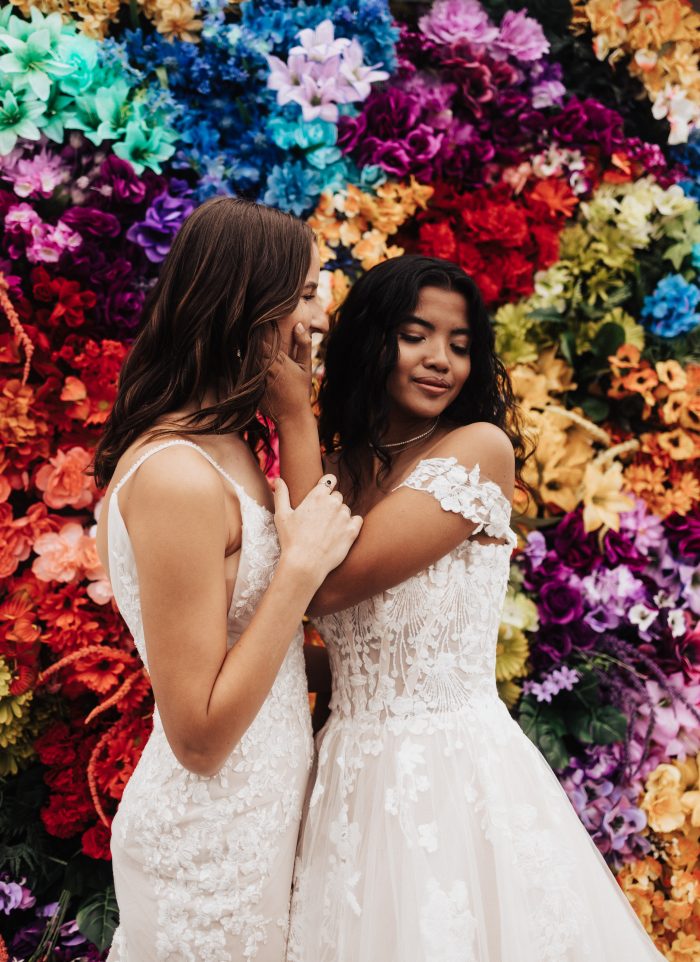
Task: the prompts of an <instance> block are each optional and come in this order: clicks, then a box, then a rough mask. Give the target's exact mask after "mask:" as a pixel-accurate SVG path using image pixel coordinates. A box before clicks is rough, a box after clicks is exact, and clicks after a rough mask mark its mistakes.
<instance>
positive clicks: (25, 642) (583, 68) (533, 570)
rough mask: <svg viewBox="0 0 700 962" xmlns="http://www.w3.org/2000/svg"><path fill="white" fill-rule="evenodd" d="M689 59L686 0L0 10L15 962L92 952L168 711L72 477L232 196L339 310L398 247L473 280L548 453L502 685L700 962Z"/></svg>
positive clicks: (515, 573)
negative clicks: (151, 738) (245, 200)
mask: <svg viewBox="0 0 700 962" xmlns="http://www.w3.org/2000/svg"><path fill="white" fill-rule="evenodd" d="M698 51H700V13H699V12H698V9H697V4H695V6H694V5H693V4H692V3H691V2H684V0H653V2H652V0H590V2H583V0H575V2H573V3H571V4H570V3H568V2H565V0H554V2H544V0H539V2H535V0H533V2H530V3H523V2H517V0H516V2H512V3H508V2H504V0H492V2H483V3H479V2H477V0H437V2H436V3H435V4H434V5H433V6H432V8H431V6H430V4H428V3H424V4H422V3H397V4H392V5H391V6H390V5H389V4H388V3H387V2H386V0H357V2H353V3H350V2H345V0H325V2H322V0H305V2H299V3H296V4H293V3H287V2H283V0H244V2H242V3H240V4H236V3H227V2H225V0H130V3H128V4H127V3H122V2H120V0H41V2H40V3H39V5H38V6H31V5H30V3H29V2H28V0H17V2H16V4H15V5H13V6H10V5H7V6H3V7H1V8H0V224H1V225H2V229H1V232H0V306H1V307H2V312H3V321H5V319H6V322H5V323H4V326H3V328H2V329H1V331H2V332H1V333H0V435H1V437H2V448H1V453H0V588H1V590H2V598H1V599H0V775H1V784H0V796H1V799H0V800H1V805H0V930H1V931H2V933H3V936H4V938H0V960H2V959H7V958H8V957H9V958H17V959H22V960H28V959H30V958H31V959H33V960H39V959H56V960H76V959H89V960H95V959H98V958H101V957H103V956H104V953H105V949H106V948H107V946H108V945H109V941H110V939H111V934H112V930H113V926H114V923H115V919H116V905H115V902H114V894H113V889H112V887H111V872H110V863H109V848H108V843H109V825H110V819H111V817H112V816H113V814H114V811H115V809H116V806H117V803H118V801H119V798H120V796H121V794H122V791H123V789H124V786H125V784H126V782H127V781H128V778H129V775H130V773H131V772H132V770H133V767H134V765H135V764H136V762H137V760H138V757H139V754H140V752H141V750H142V748H143V745H144V741H145V740H146V738H147V737H148V732H149V726H150V714H151V709H152V701H151V694H150V689H149V685H148V680H147V678H146V676H145V674H144V672H143V669H142V667H141V665H140V663H139V661H138V658H137V656H136V654H135V651H134V648H133V644H132V640H131V638H130V637H129V635H128V633H127V632H126V630H125V628H124V626H123V625H122V622H121V620H120V618H119V616H118V614H117V613H116V611H115V608H114V606H113V604H112V600H111V593H110V589H109V584H108V582H107V580H106V577H105V573H104V571H102V569H101V568H100V565H99V562H98V559H97V555H96V551H95V542H94V524H95V518H96V517H97V515H98V514H99V510H100V493H99V492H98V491H96V490H95V488H94V486H93V484H92V481H91V479H90V476H89V475H88V474H86V473H85V468H86V467H87V466H88V465H89V462H90V458H91V450H92V448H93V446H94V444H95V441H96V438H97V437H98V435H99V432H100V428H101V425H102V424H103V422H104V420H105V417H106V416H107V413H108V411H109V409H110V405H111V403H112V401H113V398H114V394H115V386H116V381H117V376H118V373H119V368H120V365H121V363H122V361H123V358H124V355H125V352H126V351H127V349H128V345H129V342H130V340H131V338H132V337H133V335H134V331H135V329H136V327H137V325H138V322H139V311H140V308H141V306H142V304H143V300H144V296H145V294H146V292H147V290H148V289H149V287H150V285H151V284H152V283H153V280H154V278H155V276H156V274H157V272H158V267H159V264H160V263H161V261H162V260H163V258H164V256H165V254H166V253H167V251H168V248H169V245H170V243H171V241H172V238H173V235H174V234H175V232H176V231H177V229H178V227H179V226H180V224H181V223H182V221H183V219H184V218H185V217H186V216H187V214H188V213H189V212H190V211H191V210H192V209H193V207H194V206H195V205H196V204H198V203H199V202H201V201H203V200H204V199H205V198H207V197H210V196H212V195H214V194H218V193H233V194H242V195H245V196H248V197H254V198H258V199H260V200H262V201H264V202H265V203H268V204H273V205H277V206H280V207H283V208H285V209H288V210H291V211H293V212H294V213H295V214H297V215H299V216H302V217H304V218H306V219H307V220H308V221H309V223H310V224H311V225H312V226H313V227H314V229H315V230H316V232H317V235H318V237H319V243H320V246H321V250H322V257H323V263H324V271H323V274H322V291H323V296H324V297H325V300H326V302H327V304H328V306H329V308H330V307H332V306H333V305H335V304H337V303H338V302H339V301H340V300H341V299H342V297H343V296H344V294H345V292H346V291H347V289H348V287H349V285H350V284H352V282H353V280H354V279H355V278H356V277H357V276H358V275H359V273H360V272H361V271H362V270H366V269H367V268H369V267H371V266H372V265H374V264H376V263H377V262H379V261H380V260H382V259H384V258H386V257H392V256H395V255H397V254H400V253H402V252H403V251H422V252H426V253H432V254H437V255H439V256H442V257H447V258H450V259H452V260H455V261H457V262H459V263H460V264H462V265H463V266H464V267H465V268H466V270H467V271H469V272H470V273H471V274H473V276H474V277H475V278H476V280H477V281H478V283H479V284H480V286H481V288H482V290H483V292H484V295H485V297H486V300H487V302H488V304H489V306H490V308H491V309H492V311H493V314H494V318H495V323H496V329H497V337H498V346H499V350H500V352H501V354H502V356H503V358H504V359H505V361H506V362H507V364H508V366H509V369H510V371H511V375H512V378H513V382H514V385H515V389H516V392H517V395H518V397H519V398H520V400H521V402H522V405H523V409H524V412H525V416H526V420H527V422H528V427H529V430H530V433H531V434H532V436H533V437H535V438H536V439H537V449H536V453H535V455H534V456H533V457H532V458H531V460H530V461H529V463H528V467H527V472H526V477H527V480H528V481H529V483H530V484H531V485H532V487H533V489H534V492H535V497H534V499H533V500H532V501H531V502H530V503H529V505H527V506H525V505H521V508H522V510H523V514H524V516H523V517H522V518H521V519H520V522H519V525H518V527H519V531H520V535H521V547H520V549H519V550H518V552H516V554H515V555H514V558H513V568H512V582H511V588H510V590H509V594H508V598H507V603H506V608H505V612H504V618H503V624H502V628H501V633H500V640H499V652H498V669H497V672H498V684H499V688H500V692H501V695H502V697H503V698H504V699H505V701H506V702H507V704H508V705H509V707H510V708H511V709H512V711H513V714H514V716H515V717H516V718H517V719H518V721H519V722H520V724H521V725H522V726H523V728H524V729H525V731H526V732H527V733H528V735H529V736H530V737H531V738H532V739H533V740H534V741H535V742H536V744H537V745H539V747H540V749H541V750H542V751H543V752H544V753H545V755H546V756H547V758H548V759H549V761H550V763H551V764H552V766H553V767H554V769H555V770H556V771H557V773H558V775H559V777H560V779H561V782H562V784H563V785H564V787H565V789H566V791H567V792H568V794H569V796H570V798H571V801H572V803H573V805H574V806H575V807H576V810H577V811H578V813H579V815H580V817H581V819H582V820H583V822H584V824H585V825H586V828H587V829H588V830H589V832H590V833H591V835H592V837H593V839H594V840H595V842H596V844H597V845H598V846H599V848H600V850H601V852H603V853H604V855H605V857H606V858H607V859H608V861H609V863H610V865H611V867H612V868H613V870H614V871H615V872H616V874H617V877H618V879H619V882H620V885H621V886H622V888H623V889H624V891H625V893H626V894H627V896H628V897H629V899H630V901H631V902H632V904H633V906H634V908H635V910H636V912H637V913H638V915H639V917H640V919H641V920H642V923H643V925H644V926H645V928H646V929H647V931H648V932H649V933H650V935H651V936H652V937H653V938H654V940H655V941H656V944H657V945H658V946H659V948H660V949H661V951H662V952H663V953H664V954H665V955H666V957H667V958H668V959H669V960H672V962H690V960H698V959H700V780H699V774H698V762H699V761H700V754H699V752H700V629H699V628H698V615H700V571H699V569H698V562H699V561H700V508H699V507H698V503H699V496H700V472H699V471H698V455H699V454H700V327H699V326H698V325H699V323H700V286H699V285H700V278H699V275H700V216H699V214H698V203H699V202H700V132H698V127H699V126H700V70H699V67H698ZM309 639H310V640H311V641H313V640H315V638H314V632H313V630H312V629H309Z"/></svg>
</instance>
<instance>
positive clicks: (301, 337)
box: [292, 323, 311, 373]
mask: <svg viewBox="0 0 700 962" xmlns="http://www.w3.org/2000/svg"><path fill="white" fill-rule="evenodd" d="M292 336H293V338H294V360H295V361H296V362H297V364H298V365H299V367H302V368H303V369H304V370H305V371H308V372H309V373H310V372H311V331H309V330H307V328H305V327H304V325H303V324H301V323H299V324H297V325H296V327H295V328H294V332H293V335H292Z"/></svg>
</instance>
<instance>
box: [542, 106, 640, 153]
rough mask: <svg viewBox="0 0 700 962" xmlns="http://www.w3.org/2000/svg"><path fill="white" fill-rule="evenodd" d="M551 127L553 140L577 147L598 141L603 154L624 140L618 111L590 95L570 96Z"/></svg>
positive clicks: (618, 145)
mask: <svg viewBox="0 0 700 962" xmlns="http://www.w3.org/2000/svg"><path fill="white" fill-rule="evenodd" d="M550 131H551V135H552V137H553V138H554V139H555V140H558V141H559V142H560V143H562V144H571V145H572V146H574V147H577V148H578V149H579V150H580V149H582V148H584V147H585V146H587V145H588V144H597V145H598V146H599V147H600V148H601V150H602V151H603V153H604V154H605V155H606V156H610V155H611V154H612V153H613V152H614V151H615V150H616V149H618V148H619V147H621V146H623V145H624V143H625V137H624V133H623V130H622V117H621V116H620V114H618V113H617V112H616V111H614V110H609V109H608V108H607V107H604V106H603V104H601V103H598V101H597V100H593V99H591V98H587V99H586V100H579V99H578V98H577V97H572V98H571V99H570V100H569V102H568V103H567V105H566V107H564V109H563V110H561V111H560V112H559V113H557V114H555V115H554V117H553V118H552V120H551V122H550Z"/></svg>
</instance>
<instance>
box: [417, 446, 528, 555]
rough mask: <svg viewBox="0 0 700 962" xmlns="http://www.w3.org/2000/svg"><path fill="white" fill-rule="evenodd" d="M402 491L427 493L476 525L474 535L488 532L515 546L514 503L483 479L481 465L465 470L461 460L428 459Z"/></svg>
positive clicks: (421, 462) (491, 482) (491, 483)
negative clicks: (512, 528) (512, 524)
mask: <svg viewBox="0 0 700 962" xmlns="http://www.w3.org/2000/svg"><path fill="white" fill-rule="evenodd" d="M399 487H400V488H404V487H405V488H414V489H415V490H416V491H427V492H428V494H432V496H433V497H434V498H435V499H436V500H437V501H439V502H440V507H441V508H443V509H444V510H445V511H452V512H454V513H455V514H461V515H462V517H463V518H466V519H467V520H468V521H473V522H474V523H475V524H476V529H475V531H474V534H479V533H480V532H482V531H483V532H484V534H487V535H488V536H489V537H491V538H502V539H504V540H505V541H507V542H508V544H509V545H511V546H512V547H515V545H516V543H517V541H516V537H515V534H514V533H513V531H512V530H511V527H510V504H509V502H508V499H507V498H506V496H505V495H504V494H503V492H502V491H501V489H500V488H499V487H498V485H497V484H495V483H494V482H493V481H489V480H484V481H482V480H481V479H480V471H479V465H478V464H475V465H474V467H473V468H465V467H464V465H462V464H459V462H458V461H457V458H426V459H425V460H423V461H419V462H418V464H417V465H416V467H415V468H414V469H413V471H412V472H411V473H410V474H409V476H408V477H407V478H406V480H405V481H403V482H402V483H401V484H400V485H399Z"/></svg>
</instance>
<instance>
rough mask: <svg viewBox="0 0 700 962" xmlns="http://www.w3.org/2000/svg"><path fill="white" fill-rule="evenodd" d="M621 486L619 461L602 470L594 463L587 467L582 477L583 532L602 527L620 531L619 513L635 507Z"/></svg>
mask: <svg viewBox="0 0 700 962" xmlns="http://www.w3.org/2000/svg"><path fill="white" fill-rule="evenodd" d="M623 483H624V478H623V476H622V465H621V464H620V463H619V462H616V463H615V464H613V465H611V466H609V467H602V468H601V467H600V466H599V465H597V464H596V463H595V462H593V463H590V464H587V465H586V470H585V472H584V475H583V526H584V528H585V530H586V531H597V530H598V529H599V528H601V527H603V525H606V526H607V527H608V528H612V530H613V531H619V529H620V513H621V512H622V511H631V510H632V508H633V507H634V502H633V501H632V500H631V499H630V498H629V497H627V495H625V494H623V493H622V485H623Z"/></svg>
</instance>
